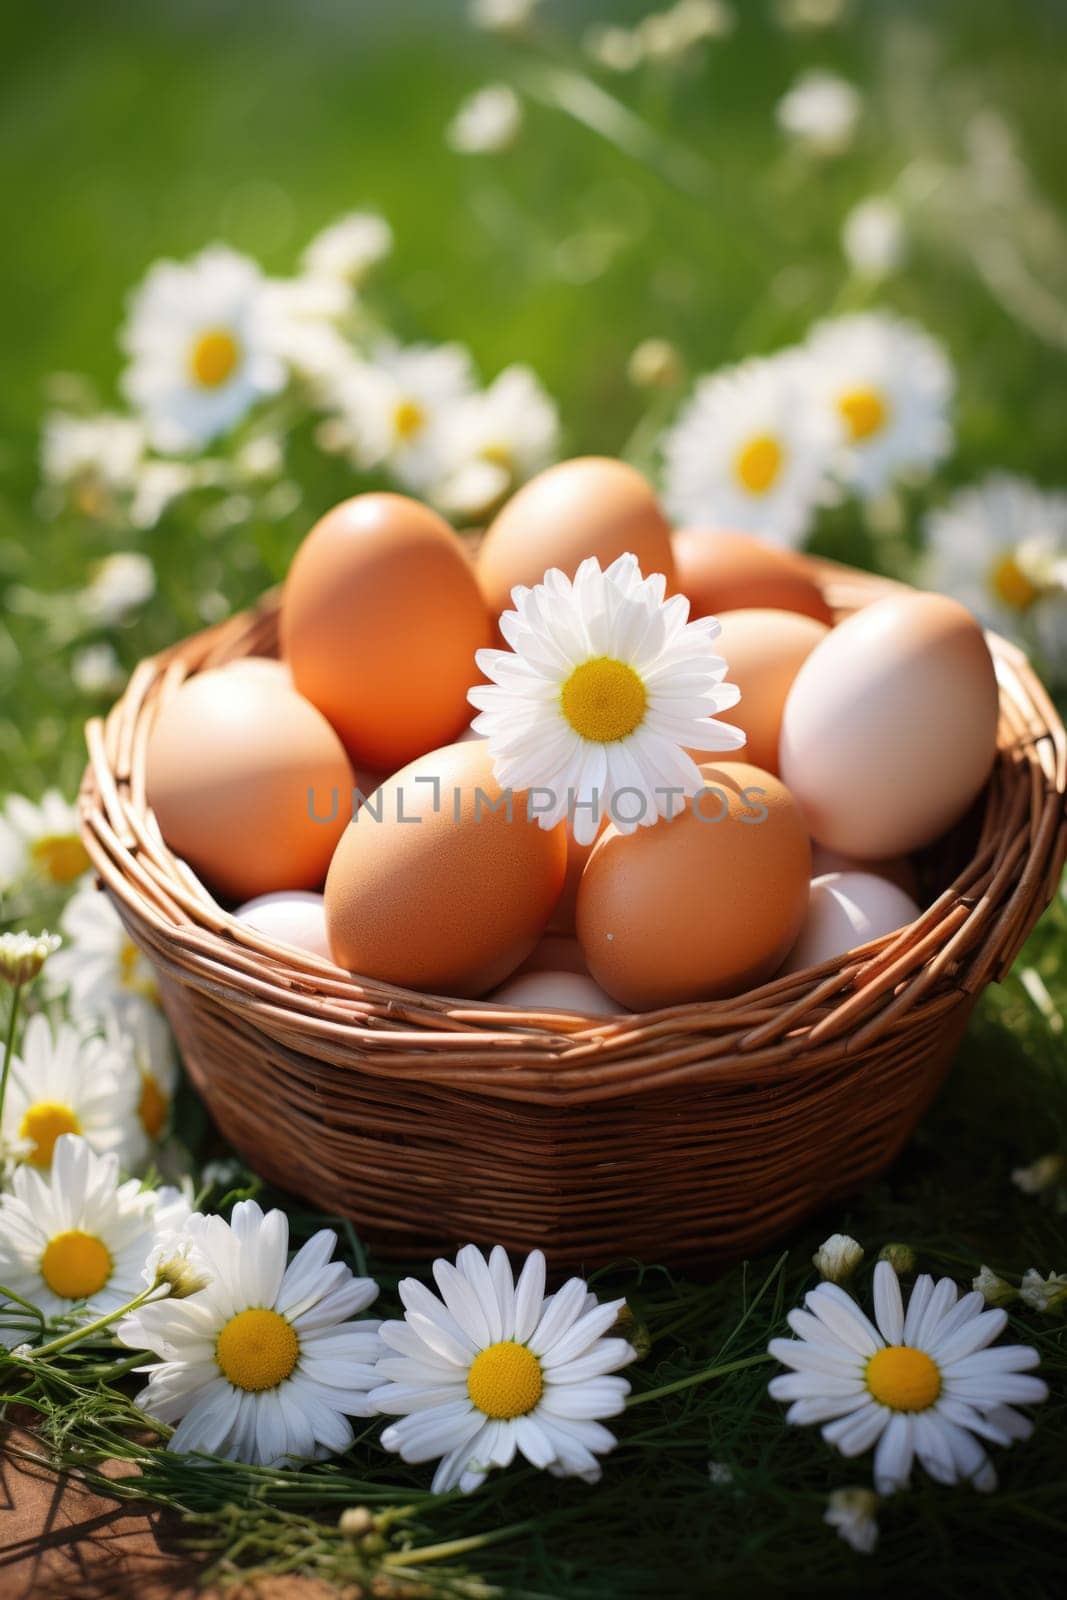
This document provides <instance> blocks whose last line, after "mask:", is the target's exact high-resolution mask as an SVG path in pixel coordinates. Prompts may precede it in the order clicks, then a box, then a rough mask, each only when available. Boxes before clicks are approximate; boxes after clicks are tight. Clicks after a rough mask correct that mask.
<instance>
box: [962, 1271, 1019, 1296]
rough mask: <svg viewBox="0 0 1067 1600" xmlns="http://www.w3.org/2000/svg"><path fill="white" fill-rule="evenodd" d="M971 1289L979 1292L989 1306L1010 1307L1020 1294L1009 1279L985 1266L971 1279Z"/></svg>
mask: <svg viewBox="0 0 1067 1600" xmlns="http://www.w3.org/2000/svg"><path fill="white" fill-rule="evenodd" d="M971 1288H972V1289H976V1290H977V1291H978V1293H979V1294H980V1295H981V1296H982V1298H983V1300H984V1301H985V1303H986V1305H987V1306H1008V1305H1010V1304H1011V1302H1012V1301H1013V1300H1014V1299H1015V1296H1016V1295H1017V1294H1018V1292H1019V1291H1018V1290H1017V1289H1016V1288H1015V1286H1014V1284H1010V1283H1009V1282H1008V1280H1007V1278H1001V1277H998V1275H997V1274H996V1273H995V1272H994V1271H993V1269H992V1267H987V1266H985V1265H984V1264H983V1265H982V1267H981V1268H980V1269H979V1271H978V1274H977V1276H976V1277H974V1278H972V1279H971Z"/></svg>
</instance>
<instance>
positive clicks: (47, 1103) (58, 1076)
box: [2, 1013, 142, 1171]
mask: <svg viewBox="0 0 1067 1600" xmlns="http://www.w3.org/2000/svg"><path fill="white" fill-rule="evenodd" d="M139 1086H140V1080H139V1078H138V1075H137V1074H136V1072H135V1071H134V1070H133V1066H132V1064H131V1063H130V1062H129V1061H128V1060H127V1059H126V1058H125V1057H124V1056H123V1054H122V1053H121V1051H119V1050H118V1049H116V1048H115V1046H114V1045H113V1044H110V1043H108V1042H107V1041H105V1040H103V1039H100V1038H93V1037H87V1036H86V1035H85V1034H84V1033H82V1032H81V1031H80V1030H79V1029H78V1028H76V1027H73V1026H72V1025H71V1024H70V1023H68V1022H61V1023H59V1025H58V1026H57V1028H56V1029H55V1032H54V1033H53V1030H52V1026H51V1024H50V1023H49V1021H48V1019H47V1017H44V1016H42V1015H40V1014H39V1013H38V1014H37V1015H36V1016H32V1017H31V1018H30V1019H29V1021H28V1022H27V1024H26V1026H25V1028H24V1030H23V1034H22V1041H21V1044H20V1046H19V1050H18V1053H17V1054H16V1055H14V1056H13V1057H12V1060H11V1076H10V1080H9V1082H8V1086H7V1094H6V1096H5V1099H4V1114H3V1125H2V1131H3V1134H4V1136H5V1138H6V1139H7V1140H9V1141H10V1143H11V1144H12V1145H14V1144H15V1142H16V1141H18V1146H19V1148H20V1149H21V1151H22V1157H23V1159H24V1160H25V1161H28V1162H30V1163H31V1165H33V1166H35V1167H39V1168H42V1169H47V1168H48V1167H50V1166H51V1164H52V1159H53V1154H54V1151H55V1146H56V1141H57V1140H58V1139H60V1138H61V1137H62V1135H63V1134H65V1133H76V1134H80V1135H81V1136H82V1138H83V1139H84V1140H85V1142H86V1144H88V1146H89V1147H90V1149H92V1150H95V1151H96V1152H97V1154H99V1155H107V1154H110V1153H114V1154H115V1155H116V1156H117V1157H118V1159H119V1164H120V1166H121V1167H122V1168H123V1169H124V1170H125V1171H130V1170H131V1169H132V1168H133V1167H134V1166H135V1165H136V1164H137V1161H138V1159H139V1157H140V1156H141V1154H142V1140H141V1138H140V1128H139V1125H138V1121H137V1097H138V1093H139Z"/></svg>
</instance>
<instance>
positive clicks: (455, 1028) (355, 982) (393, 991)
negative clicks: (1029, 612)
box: [79, 557, 1067, 1104]
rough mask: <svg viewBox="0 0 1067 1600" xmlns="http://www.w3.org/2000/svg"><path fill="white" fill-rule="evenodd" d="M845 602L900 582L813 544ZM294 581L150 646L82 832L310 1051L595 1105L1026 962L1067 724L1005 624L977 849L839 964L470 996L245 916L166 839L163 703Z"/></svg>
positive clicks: (1051, 887) (837, 1029) (134, 906)
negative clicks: (913, 913) (296, 938)
mask: <svg viewBox="0 0 1067 1600" xmlns="http://www.w3.org/2000/svg"><path fill="white" fill-rule="evenodd" d="M807 560H808V563H809V565H810V567H811V570H812V573H813V575H814V576H815V577H816V580H817V581H818V582H819V583H820V586H821V587H822V589H823V591H824V593H825V595H826V598H827V600H828V602H829V603H830V605H831V607H832V609H833V610H834V613H835V616H837V617H838V618H840V617H841V616H844V615H847V614H848V613H849V612H851V611H853V610H855V609H857V607H858V606H860V605H862V604H865V603H867V602H869V601H870V600H872V599H875V598H878V597H879V596H880V595H883V594H887V593H894V592H900V591H901V589H902V588H904V587H905V586H902V585H900V584H897V583H895V582H894V581H892V580H889V579H885V578H881V577H876V576H875V575H873V574H869V573H863V572H859V571H857V570H855V569H852V568H848V567H843V566H840V565H838V564H837V563H834V562H829V561H825V560H822V559H818V558H814V557H809V558H807ZM278 602H279V592H278V591H277V590H272V591H270V592H269V593H268V594H266V595H264V596H263V598H262V599H261V600H260V602H259V603H258V604H257V605H256V606H254V607H253V608H252V609H251V610H249V611H246V612H243V613H240V614H239V615H237V616H235V617H232V618H230V619H228V620H227V621H225V622H222V623H219V624H216V625H215V626H214V627H211V628H207V629H205V630H203V631H202V632H200V633H197V634H195V635H193V636H192V637H190V638H188V639H185V640H182V641H179V642H178V643H176V644H175V645H173V646H171V647H169V648H168V649H167V650H165V651H163V652H161V653H160V654H159V655H156V656H153V657H149V658H147V659H146V660H144V661H142V662H141V663H140V665H139V666H138V667H137V668H136V669H135V671H134V673H133V674H132V676H131V678H130V681H129V683H128V685H127V688H126V690H125V692H124V694H123V695H122V697H121V698H120V699H119V701H118V702H117V703H116V705H115V706H114V707H113V708H112V710H111V712H110V713H109V714H108V716H107V717H106V719H99V718H94V719H93V720H92V721H90V722H89V724H88V725H87V728H86V738H87V743H88V749H89V764H88V767H87V769H86V773H85V777H84V779H83V783H82V787H81V792H80V796H79V810H80V817H81V826H82V833H83V837H84V839H85V843H86V847H87V849H88V852H89V855H90V858H91V860H92V863H93V866H94V868H95V870H96V873H97V875H98V877H99V879H100V881H101V883H102V884H103V886H104V887H105V888H106V889H107V890H108V892H109V893H110V895H111V897H112V899H113V902H114V903H115V905H116V908H117V910H118V912H119V914H120V916H121V918H122V920H123V922H124V923H125V925H126V927H127V930H128V932H129V933H130V935H131V937H132V938H133V940H134V942H135V943H136V944H137V945H139V946H140V947H141V948H142V949H143V950H144V951H145V953H146V954H147V955H148V957H149V959H150V960H151V961H152V962H153V963H154V964H156V965H157V966H159V967H160V968H161V970H162V971H163V972H164V973H165V974H168V975H169V976H171V977H174V978H176V979H178V980H179V981H180V982H181V983H183V984H186V985H189V986H191V987H192V988H194V989H198V990H200V991H201V992H202V993H204V994H207V995H210V996H213V997H214V999H215V1000H216V1001H218V1002H220V1003H222V1004H223V1005H225V1006H226V1007H227V1008H228V1009H232V1010H234V1011H238V1010H240V1011H244V1012H247V1013H248V1014H249V1016H250V1019H252V1020H255V1021H258V1022H259V1023H260V1024H261V1025H262V1026H263V1027H264V1028H265V1029H266V1030H267V1031H268V1032H269V1033H270V1034H271V1036H272V1037H273V1038H274V1039H275V1040H277V1041H279V1042H280V1043H282V1044H285V1045H288V1046H289V1047H290V1048H292V1049H293V1050H294V1051H302V1050H308V1051H310V1052H312V1053H314V1054H315V1055H316V1056H318V1057H320V1058H321V1059H323V1060H327V1061H333V1062H335V1063H337V1064H338V1065H343V1064H344V1062H345V1061H346V1060H349V1059H351V1058H352V1056H353V1054H354V1053H355V1054H357V1055H358V1058H359V1064H360V1068H361V1070H363V1071H366V1072H368V1073H370V1074H381V1075H389V1074H397V1073H403V1075H404V1076H405V1077H410V1078H412V1079H414V1080H416V1081H422V1082H425V1083H427V1084H433V1083H439V1084H447V1085H450V1086H455V1085H457V1084H467V1085H468V1086H470V1087H471V1088H476V1089H477V1090H478V1091H479V1092H480V1093H483V1094H489V1095H493V1096H498V1097H501V1098H505V1099H515V1100H520V1101H528V1102H541V1103H559V1102H560V1101H573V1102H575V1103H581V1104H588V1103H592V1102H594V1101H597V1100H607V1099H612V1098H615V1097H617V1096H619V1095H622V1094H626V1093H629V1092H632V1091H633V1090H634V1088H636V1087H648V1086H652V1085H658V1086H667V1085H669V1084H672V1083H678V1082H684V1081H692V1080H693V1078H694V1077H697V1078H700V1077H706V1076H708V1075H709V1074H714V1075H715V1076H716V1078H718V1079H720V1080H724V1081H728V1080H729V1079H730V1078H731V1077H732V1076H735V1075H740V1076H743V1077H744V1078H746V1079H750V1078H751V1077H752V1075H753V1074H754V1073H755V1072H762V1073H764V1074H765V1075H766V1081H767V1082H768V1084H769V1085H770V1084H773V1083H776V1082H781V1083H785V1082H787V1081H788V1079H789V1077H790V1075H791V1074H792V1073H794V1072H795V1070H796V1064H797V1060H798V1058H799V1057H802V1058H803V1064H804V1066H805V1068H809V1067H811V1066H813V1065H815V1064H817V1063H818V1062H819V1061H820V1060H832V1059H837V1058H839V1057H840V1056H841V1055H843V1054H852V1053H853V1052H855V1051H857V1050H860V1049H862V1048H863V1047H864V1046H865V1045H867V1044H870V1043H872V1042H874V1041H875V1040H876V1039H881V1038H883V1037H884V1036H885V1035H886V1034H887V1033H889V1032H891V1031H892V1030H894V1029H898V1030H901V1032H902V1033H903V1032H905V1031H907V1030H910V1029H912V1028H915V1027H927V1026H936V1025H937V1021H938V1018H939V1017H940V1016H942V1015H944V1014H947V1012H948V1011H949V1010H950V1009H951V1008H952V1007H954V1006H955V1005H956V1004H957V1003H958V1001H959V998H960V996H961V994H969V995H972V996H973V995H974V994H976V993H977V992H978V990H979V989H980V988H982V987H983V986H984V985H985V983H987V982H989V981H991V980H994V979H997V978H999V977H1001V976H1003V974H1004V973H1005V972H1006V971H1007V970H1008V968H1009V967H1010V966H1011V964H1012V961H1013V960H1014V958H1015V956H1016V954H1017V953H1018V950H1019V948H1020V947H1021V945H1022V943H1023V941H1024V940H1025V938H1026V936H1027V934H1028V933H1029V931H1030V929H1031V928H1032V926H1033V924H1034V922H1035V921H1036V920H1037V918H1038V916H1039V915H1040V913H1041V911H1042V910H1043V909H1044V908H1045V906H1047V905H1048V903H1049V901H1050V900H1051V898H1052V896H1053V894H1054V893H1055V890H1056V887H1057V885H1058V883H1059V879H1060V875H1061V873H1062V870H1063V864H1064V859H1065V855H1067V808H1065V803H1064V796H1065V793H1067V737H1065V734H1064V728H1063V725H1062V723H1061V721H1060V719H1059V717H1058V715H1057V713H1056V710H1055V708H1054V707H1053V705H1052V703H1051V701H1050V699H1049V697H1048V695H1047V694H1046V692H1045V690H1044V688H1043V687H1042V685H1041V684H1040V682H1039V680H1038V679H1037V677H1036V675H1035V673H1034V672H1033V669H1032V668H1031V667H1030V664H1029V662H1028V661H1027V659H1026V657H1025V655H1024V654H1023V652H1022V651H1021V650H1019V649H1018V648H1017V647H1016V646H1015V645H1013V644H1011V643H1009V642H1008V641H1006V640H1004V639H1001V638H1000V637H999V636H998V635H996V634H992V633H989V634H987V636H986V637H987V639H988V642H989V644H990V648H991V650H992V652H993V656H994V660H995V663H996V669H997V677H998V682H999V685H1000V706H1001V718H1000V728H999V734H998V747H999V748H998V757H997V762H996V766H995V768H994V772H993V774H992V776H991V778H990V780H989V783H988V785H987V787H986V790H985V791H984V795H983V799H982V803H981V818H980V824H979V831H978V840H977V845H976V848H975V850H974V853H973V855H972V856H971V857H970V859H969V860H968V861H967V862H966V863H965V864H964V865H963V866H962V867H961V869H960V871H959V872H957V873H956V875H955V876H954V878H953V880H952V882H951V883H950V884H949V885H947V887H946V888H945V889H944V890H943V892H942V893H941V894H940V895H939V896H938V897H937V899H936V900H935V901H934V902H933V904H931V905H930V906H927V907H926V908H925V909H924V910H923V911H922V913H921V915H920V916H919V918H918V919H917V920H916V921H915V922H913V923H911V924H909V925H908V926H907V927H905V928H902V929H900V930H898V931H897V932H896V933H893V934H889V935H887V936H885V937H883V938H881V939H878V940H875V941H873V942H871V943H870V944H868V945H865V946H862V947H860V948H858V949H856V950H854V951H852V952H850V953H849V955H848V956H847V957H845V958H843V959H841V960H836V961H830V962H826V963H823V964H822V965H821V966H819V967H815V968H809V969H806V970H804V971H802V972H799V973H793V974H790V975H788V976H786V977H778V978H775V979H772V980H771V981H769V982H767V983H764V984H762V985H761V986H759V987H758V988H756V989H752V990H749V991H747V992H746V993H745V994H743V995H740V996H738V997H736V998H734V999H724V1000H711V1001H694V1002H690V1003H688V1004H686V1005H680V1006H672V1007H668V1008H664V1009H661V1010H658V1011H653V1012H645V1013H640V1014H637V1015H629V1014H625V1013H619V1014H617V1015H613V1016H608V1017H599V1016H598V1017H591V1016H588V1015H582V1014H579V1013H570V1012H551V1011H546V1010H542V1011H531V1010H529V1009H526V1008H524V1007H519V1006H513V1005H510V1006H509V1005H503V1006H502V1005H499V1004H494V1003H492V1002H488V1001H481V1000H464V1001H458V1000H456V999H453V998H449V997H447V996H433V995H426V994H422V993H418V992H416V991H413V990H408V989H404V988H400V987H396V986H393V985H389V984H385V983H380V982H377V981H376V980H372V979H367V978H362V977H359V976H357V975H353V974H350V973H347V972H345V971H343V970H342V969H340V968H337V967H335V966H333V965H332V963H330V962H328V961H325V960H322V959H320V958H318V957H316V956H314V955H311V954H305V953H303V952H297V951H295V950H293V949H292V948H291V947H289V946H283V945H279V944H276V943H275V942H273V941H271V940H270V939H268V938H267V937H266V936H264V935H262V934H260V933H259V932H258V931H257V930H255V929H253V928H251V927H249V926H248V925H247V924H244V923H239V922H237V921H236V919H235V918H234V917H233V916H232V915H230V913H229V912H227V911H226V910H225V909H224V908H223V907H222V906H220V905H219V904H218V902H217V901H216V900H215V899H214V898H213V897H212V895H211V894H210V893H209V891H208V890H207V889H206V888H205V886H204V885H203V884H202V883H201V882H200V880H199V879H198V878H197V877H196V876H195V874H194V873H193V872H192V871H191V870H190V868H189V867H188V866H187V865H186V864H185V863H184V862H182V861H180V860H179V859H178V858H177V857H175V856H174V855H173V854H172V853H171V852H170V851H169V850H168V849H167V847H166V845H165V844H164V842H163V839H162V837H161V835H160V832H159V828H158V825H157V824H156V821H155V818H154V816H153V815H152V813H151V811H150V809H149V808H148V805H147V801H146V798H145V778H144V759H145V748H146V743H147V737H148V732H149V730H150V727H151V722H152V718H153V716H154V714H155V710H156V708H157V706H158V705H159V704H161V703H162V702H163V701H164V700H165V699H166V698H167V697H168V696H169V695H171V694H173V693H174V692H175V691H176V689H177V688H178V687H179V686H180V684H181V683H182V682H183V681H184V679H185V678H186V677H187V676H188V675H190V674H191V673H193V672H197V671H202V670H205V669H206V668H208V667H211V666H219V665H222V664H224V663H225V662H227V661H231V660H235V659H239V658H240V657H242V656H246V655H253V654H254V655H272V654H275V653H276V647H277V626H276V624H277V609H278Z"/></svg>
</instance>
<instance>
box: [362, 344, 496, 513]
mask: <svg viewBox="0 0 1067 1600" xmlns="http://www.w3.org/2000/svg"><path fill="white" fill-rule="evenodd" d="M473 391H474V372H473V369H472V366H471V360H470V356H469V354H468V352H467V351H466V350H464V349H463V347H462V346H461V345H458V344H441V345H430V344H415V345H406V346H401V345H397V344H393V343H392V342H386V341H383V342H382V343H381V344H379V345H378V346H377V347H376V348H375V349H374V351H373V352H372V355H371V359H370V360H368V361H352V362H350V363H349V364H348V366H347V367H346V368H345V370H344V372H343V373H342V374H340V375H339V377H338V379H337V382H336V384H335V385H334V388H333V404H334V407H335V409H336V410H337V412H338V414H339V420H340V422H341V423H342V424H343V428H344V434H345V436H346V437H347V443H348V453H349V454H350V455H351V457H352V459H353V460H354V461H355V463H356V464H357V465H358V466H360V467H361V468H363V469H364V470H370V469H372V468H375V467H379V466H383V465H384V466H386V467H388V468H389V470H390V471H391V472H392V473H393V474H394V476H395V477H396V478H397V480H398V481H399V482H400V483H401V485H402V486H403V487H404V488H406V489H410V490H412V491H414V492H415V493H416V494H419V493H426V492H428V491H429V490H430V489H432V488H433V487H434V485H435V484H437V483H439V482H440V481H441V479H442V477H443V476H444V474H445V473H446V472H447V470H448V469H449V466H450V464H451V463H450V461H449V457H448V437H447V433H448V428H447V424H448V420H449V418H450V416H451V414H452V412H453V410H454V408H455V407H456V406H457V405H458V404H459V403H460V402H461V401H463V400H465V399H466V398H467V397H468V396H469V395H470V394H472V393H473Z"/></svg>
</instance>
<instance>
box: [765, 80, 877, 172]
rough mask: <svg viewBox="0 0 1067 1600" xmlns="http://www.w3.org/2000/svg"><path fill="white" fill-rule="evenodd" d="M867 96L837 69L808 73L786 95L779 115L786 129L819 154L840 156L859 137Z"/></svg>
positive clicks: (785, 130) (810, 149) (780, 125)
mask: <svg viewBox="0 0 1067 1600" xmlns="http://www.w3.org/2000/svg"><path fill="white" fill-rule="evenodd" d="M862 111H863V97H862V95H861V94H860V92H859V90H858V89H857V88H856V87H855V86H854V85H853V84H851V83H849V82H848V81H847V80H846V79H845V78H839V77H838V76H837V74H836V73H834V72H824V71H819V70H815V71H812V72H806V73H804V75H803V77H801V78H798V79H797V81H796V83H795V84H794V85H793V87H792V88H791V89H790V90H789V91H788V92H787V93H786V94H784V95H783V96H782V98H781V100H779V102H778V105H777V107H776V108H775V116H776V118H777V121H778V126H779V127H780V128H781V130H782V132H783V133H785V134H788V136H789V137H790V138H791V139H793V140H795V142H796V143H797V144H798V145H800V146H802V147H803V148H804V149H805V150H808V151H810V152H811V154H812V155H817V156H836V155H840V154H841V152H842V151H843V150H847V149H848V147H849V145H850V144H851V143H852V141H853V138H854V137H855V133H856V128H857V126H858V124H859V120H860V115H861V113H862Z"/></svg>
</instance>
